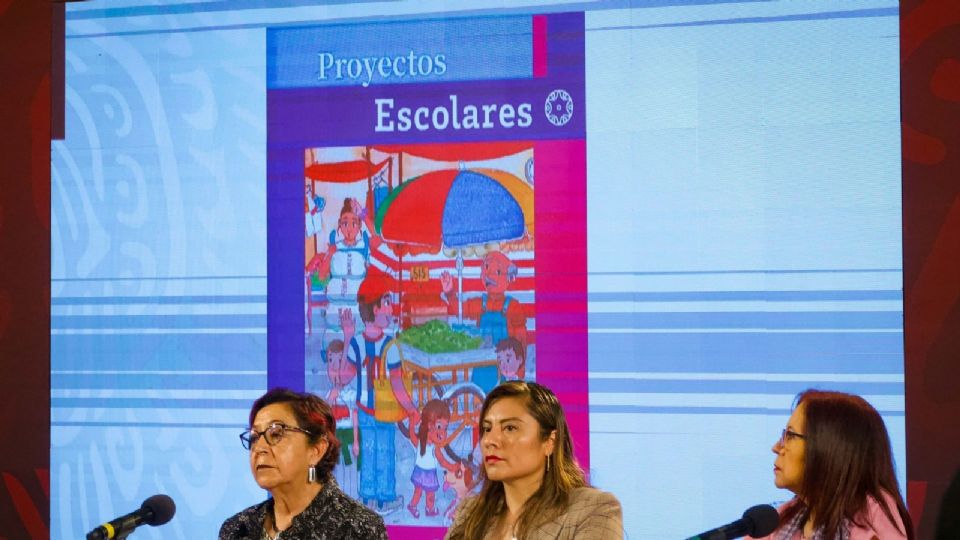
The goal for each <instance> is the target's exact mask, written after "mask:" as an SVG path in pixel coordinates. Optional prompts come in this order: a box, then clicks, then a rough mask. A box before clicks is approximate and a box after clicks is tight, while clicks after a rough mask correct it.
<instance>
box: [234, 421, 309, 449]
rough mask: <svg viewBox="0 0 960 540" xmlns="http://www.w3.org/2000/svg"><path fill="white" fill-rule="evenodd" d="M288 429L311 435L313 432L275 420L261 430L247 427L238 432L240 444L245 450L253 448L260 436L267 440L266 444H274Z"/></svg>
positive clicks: (281, 438)
mask: <svg viewBox="0 0 960 540" xmlns="http://www.w3.org/2000/svg"><path fill="white" fill-rule="evenodd" d="M288 431H299V432H300V433H303V434H305V435H313V433H311V432H309V431H307V430H305V429H301V428H298V427H296V426H288V425H286V424H281V423H280V422H275V423H273V424H270V425H269V426H267V429H265V430H263V431H257V430H255V429H248V430H246V431H244V432H243V433H241V434H240V444H242V445H243V447H244V448H245V449H247V450H249V449H251V448H253V445H255V444H257V441H259V440H260V437H263V438H264V440H266V441H267V444H269V445H270V446H274V445H275V444H277V443H278V442H280V441H281V440H283V436H284V435H285V434H286V432H288Z"/></svg>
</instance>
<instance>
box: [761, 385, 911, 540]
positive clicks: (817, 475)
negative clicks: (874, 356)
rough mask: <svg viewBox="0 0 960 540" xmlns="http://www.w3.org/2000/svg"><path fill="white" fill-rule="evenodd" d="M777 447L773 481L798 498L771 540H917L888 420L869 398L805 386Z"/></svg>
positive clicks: (786, 509)
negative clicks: (897, 470)
mask: <svg viewBox="0 0 960 540" xmlns="http://www.w3.org/2000/svg"><path fill="white" fill-rule="evenodd" d="M796 403H797V404H796V407H794V409H793V414H791V415H790V419H789V420H788V421H787V427H786V428H785V429H784V430H783V432H782V433H781V435H780V439H779V440H778V441H777V442H776V443H775V444H774V445H773V453H774V454H776V455H777V458H776V460H775V461H774V463H773V483H774V484H775V485H776V486H777V487H778V488H781V489H788V490H790V491H792V492H793V493H794V495H795V497H794V498H793V499H791V500H790V501H788V502H787V503H785V504H784V505H782V506H781V507H780V508H779V509H778V512H779V513H780V525H779V526H778V528H777V529H776V530H775V531H774V532H773V534H771V535H770V536H766V537H764V539H769V540H800V539H812V540H835V539H836V540H873V539H877V540H901V539H905V540H913V539H914V533H913V524H912V522H911V521H910V515H909V514H908V513H907V509H906V506H905V505H904V503H903V498H902V497H901V496H900V488H899V486H898V485H897V477H896V475H895V473H894V469H893V454H892V452H891V450H890V437H889V436H888V435H887V428H886V426H885V425H884V423H883V419H882V418H881V417H880V414H879V413H877V411H876V409H874V408H873V406H871V405H870V404H869V403H867V402H866V400H864V399H863V398H861V397H859V396H855V395H851V394H844V393H841V392H826V391H820V390H807V391H805V392H802V393H801V394H800V395H798V396H797V401H796Z"/></svg>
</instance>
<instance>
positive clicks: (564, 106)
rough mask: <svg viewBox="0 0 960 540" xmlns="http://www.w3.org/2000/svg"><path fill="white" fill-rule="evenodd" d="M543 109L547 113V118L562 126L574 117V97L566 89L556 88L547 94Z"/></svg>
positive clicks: (552, 122)
mask: <svg viewBox="0 0 960 540" xmlns="http://www.w3.org/2000/svg"><path fill="white" fill-rule="evenodd" d="M543 110H544V112H545V113H546V114H547V120H549V121H550V123H551V124H553V125H555V126H557V127H560V126H562V125H565V124H566V123H567V122H569V121H570V119H571V118H573V98H571V97H570V94H568V93H567V91H566V90H561V89H557V90H554V91H553V92H550V95H549V96H547V100H546V101H545V102H544V104H543Z"/></svg>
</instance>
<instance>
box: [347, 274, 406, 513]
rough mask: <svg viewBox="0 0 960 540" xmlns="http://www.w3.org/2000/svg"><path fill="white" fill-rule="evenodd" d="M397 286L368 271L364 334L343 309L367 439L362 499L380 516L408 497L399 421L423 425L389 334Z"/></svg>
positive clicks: (362, 293) (362, 298)
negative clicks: (399, 473) (400, 474)
mask: <svg viewBox="0 0 960 540" xmlns="http://www.w3.org/2000/svg"><path fill="white" fill-rule="evenodd" d="M393 284H394V281H393V278H392V277H391V276H389V275H388V274H386V273H384V272H383V271H381V270H379V269H377V267H376V266H371V267H370V268H369V269H368V271H367V275H366V277H365V278H364V279H363V283H362V284H361V285H360V289H359V291H358V292H357V299H358V301H359V309H360V319H361V320H362V321H363V331H362V332H361V333H360V335H359V336H357V335H355V334H356V320H355V319H354V316H353V311H352V310H351V309H349V308H347V309H342V310H341V311H340V326H341V328H343V336H344V337H343V342H344V343H348V344H349V345H348V347H347V349H348V350H349V351H351V352H352V355H353V356H352V358H353V359H355V362H356V364H355V367H356V368H357V380H356V382H355V383H354V386H355V387H356V388H357V401H356V404H357V409H359V410H358V412H357V416H358V417H359V422H358V423H359V425H360V439H361V440H362V444H361V445H360V459H359V462H360V490H359V495H360V498H361V499H362V501H363V503H364V504H366V505H368V506H369V507H370V508H371V509H372V510H374V511H376V512H378V513H379V514H380V515H386V514H389V513H392V512H394V511H397V510H399V509H401V508H403V497H401V496H399V495H398V494H397V489H396V488H397V486H396V483H397V482H396V466H397V463H396V460H397V452H396V450H395V444H396V443H395V440H396V435H397V423H398V422H400V421H402V420H403V419H405V418H409V419H410V423H411V425H416V424H417V423H418V422H419V421H420V412H419V411H418V410H417V408H416V406H415V405H414V404H413V400H412V399H411V398H410V393H409V392H408V391H407V389H406V387H405V386H404V382H403V358H402V356H401V353H400V347H399V346H398V345H397V344H396V343H393V340H394V338H393V336H391V335H389V333H388V332H387V329H388V328H389V327H390V326H391V325H392V324H393V295H392V293H391V290H392V287H393ZM384 372H385V373H384ZM383 383H386V384H383Z"/></svg>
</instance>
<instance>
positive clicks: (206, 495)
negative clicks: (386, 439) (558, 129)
mask: <svg viewBox="0 0 960 540" xmlns="http://www.w3.org/2000/svg"><path fill="white" fill-rule="evenodd" d="M317 4H319V3H317ZM588 8H589V9H588V11H587V14H586V36H587V37H586V53H587V59H586V75H587V103H586V104H585V105H584V106H583V108H582V109H578V110H582V111H585V114H586V118H587V155H588V200H587V207H588V223H587V233H588V254H589V266H588V276H587V278H588V293H589V297H588V301H589V308H588V309H589V345H590V352H589V356H590V358H589V365H590V369H589V373H588V376H589V380H590V410H591V418H590V420H591V438H590V440H591V449H590V450H591V473H592V480H593V482H594V483H595V484H597V485H598V486H599V487H601V488H604V489H607V490H611V491H613V492H614V493H615V494H617V496H618V497H619V498H620V499H621V501H622V502H623V504H624V507H625V510H626V512H625V514H626V527H627V532H628V535H629V537H630V538H665V537H684V536H688V535H689V534H693V533H694V532H696V531H697V530H702V529H705V528H708V527H709V526H713V525H717V524H719V523H726V522H728V521H730V520H732V519H733V518H735V517H737V516H739V515H740V513H741V512H742V510H743V509H744V508H746V507H747V506H750V505H751V504H755V503H758V502H770V501H776V500H783V499H785V498H787V497H788V495H789V494H787V493H785V492H779V491H778V490H776V489H775V488H774V487H773V486H772V481H771V476H772V475H771V469H772V466H771V463H772V458H773V455H772V454H771V453H770V451H769V447H770V446H771V445H772V444H773V439H774V437H775V435H776V433H778V432H779V430H780V429H781V427H782V425H783V423H784V421H785V419H786V416H787V414H788V411H789V407H790V403H791V400H792V397H793V395H794V394H795V393H796V392H797V391H799V390H801V389H803V388H806V387H809V386H818V387H830V388H839V389H842V390H848V391H852V392H857V393H861V394H864V395H865V396H866V397H867V398H868V399H869V400H870V401H871V402H872V403H874V405H876V406H877V408H878V409H880V410H881V412H882V413H883V414H884V416H885V418H886V420H887V422H888V427H889V428H890V431H891V436H892V438H893V443H894V448H895V452H896V456H897V459H898V464H899V465H900V468H899V469H898V470H899V471H900V476H901V482H903V478H904V474H903V465H904V464H905V460H904V442H903V440H904V434H903V431H904V426H903V414H904V412H903V411H904V408H903V334H902V311H903V307H902V299H901V298H902V292H901V282H902V277H901V259H900V257H901V246H900V238H901V235H900V157H899V156H900V140H899V133H900V131H899V129H900V128H899V79H898V75H897V66H898V56H897V54H898V26H897V25H898V8H897V4H896V2H892V1H880V0H875V1H866V0H858V1H855V2H827V1H819V0H818V1H811V2H799V3H798V2H783V1H781V2H706V1H705V2H688V1H677V2H655V3H651V5H650V7H635V6H634V7H631V5H630V3H629V2H608V3H601V4H599V5H593V4H590V6H589V7H588ZM426 9H427V8H425V7H422V6H421V7H415V6H412V5H411V4H402V3H401V4H395V3H389V2H386V3H378V4H376V5H370V4H353V3H350V2H346V3H339V4H331V5H323V6H321V5H315V4H314V2H309V1H294V0H290V1H286V2H274V3H269V5H268V3H264V2H257V1H253V0H250V1H238V2H231V3H229V4H226V3H222V2H188V1H185V2H176V3H173V2H171V3H168V4H163V5H140V3H139V2H132V1H131V2H122V1H117V2H96V1H94V2H87V3H78V4H76V5H70V6H69V7H68V12H67V53H66V70H67V75H66V82H67V87H66V103H67V118H66V121H67V124H66V125H67V137H66V139H65V140H64V141H61V142H55V143H54V144H53V148H52V156H51V159H52V164H51V172H52V179H51V180H52V184H51V189H52V192H51V195H52V196H51V199H52V217H51V234H52V244H53V246H52V253H51V262H52V270H51V274H52V275H51V280H52V286H51V296H52V298H51V304H52V306H51V366H52V367H51V369H52V373H51V421H52V428H51V444H52V448H51V467H50V470H51V526H52V529H51V535H52V537H55V538H70V537H76V536H79V535H80V534H82V532H85V531H87V530H89V529H90V528H91V527H92V526H93V525H95V524H96V523H99V522H101V521H103V520H105V519H108V518H111V517H114V516H116V515H120V514H123V513H126V512H128V511H130V510H132V509H133V508H135V507H137V506H139V503H140V501H142V500H143V499H144V498H146V497H147V496H149V495H152V494H154V493H157V492H164V493H168V494H170V495H171V496H172V497H173V498H174V499H175V500H176V502H177V505H178V512H177V517H176V518H175V519H174V520H173V521H172V522H171V523H170V524H168V525H166V526H164V527H163V528H162V529H150V528H148V529H146V530H144V531H142V532H138V533H137V534H138V535H141V536H142V537H144V538H161V537H163V538H210V537H213V536H215V534H216V531H217V529H218V528H219V525H220V523H221V522H222V521H223V519H225V518H226V517H227V516H229V515H231V514H233V513H235V512H236V511H238V510H240V509H241V508H243V507H246V506H248V505H250V504H252V503H254V502H256V501H258V500H260V499H262V498H263V496H264V493H263V492H262V491H261V490H259V488H257V486H256V485H255V484H254V483H253V481H252V479H251V478H250V473H249V470H248V466H247V460H246V453H245V452H244V451H243V450H242V448H241V447H240V445H239V441H238V440H237V437H236V434H237V433H238V432H239V431H240V430H241V429H243V427H244V425H245V423H246V413H247V410H248V407H249V405H250V403H251V401H252V399H253V398H255V397H256V396H258V395H259V394H260V393H261V392H262V391H263V390H264V389H265V387H266V381H267V335H266V328H267V313H266V305H267V301H266V295H267V277H266V274H267V266H268V262H267V255H266V254H267V249H266V246H267V234H268V231H267V227H266V204H267V193H266V181H265V177H266V124H267V117H266V116H267V115H266V110H265V105H266V88H267V79H266V78H267V67H266V65H267V62H266V28H273V27H280V26H284V25H298V24H300V25H302V24H324V23H333V22H342V21H343V20H345V19H350V20H368V19H369V20H372V19H375V18H377V17H378V16H380V15H382V14H386V15H388V16H394V17H397V18H398V19H410V20H416V19H420V18H423V19H428V18H434V17H459V16H463V15H465V14H468V13H469V14H471V15H481V16H493V15H498V14H510V15H516V14H525V13H533V12H537V13H540V12H554V11H561V10H574V11H575V10H583V9H585V6H583V5H581V4H573V5H563V4H559V5H552V4H546V3H545V4H544V5H542V6H537V7H521V6H516V7H511V6H509V5H506V6H504V7H503V8H498V9H497V10H489V9H486V7H485V5H484V3H483V2H473V3H470V2H466V3H464V4H463V5H462V6H457V7H452V6H447V8H445V9H449V10H450V11H447V12H433V11H426ZM374 10H376V11H374ZM455 10H457V11H455ZM460 10H462V11H460ZM477 10H479V13H478V12H477ZM653 516H657V519H653Z"/></svg>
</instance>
